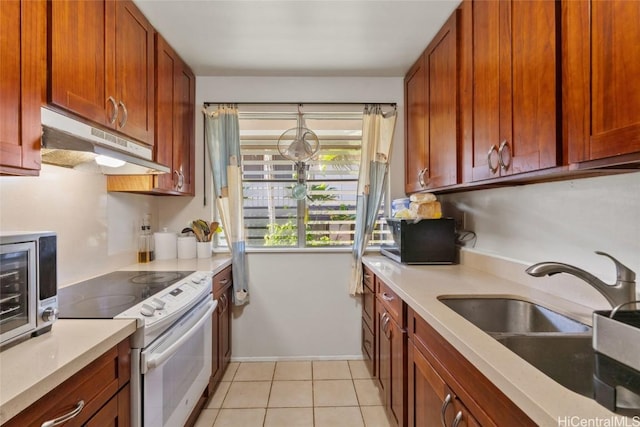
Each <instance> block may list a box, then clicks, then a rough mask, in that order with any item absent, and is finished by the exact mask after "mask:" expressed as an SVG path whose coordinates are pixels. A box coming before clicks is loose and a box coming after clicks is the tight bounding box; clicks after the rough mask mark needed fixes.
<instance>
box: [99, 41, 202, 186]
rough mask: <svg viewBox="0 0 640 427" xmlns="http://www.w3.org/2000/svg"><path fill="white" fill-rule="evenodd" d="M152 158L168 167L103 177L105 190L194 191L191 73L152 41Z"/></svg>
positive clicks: (166, 48) (163, 44)
mask: <svg viewBox="0 0 640 427" xmlns="http://www.w3.org/2000/svg"><path fill="white" fill-rule="evenodd" d="M155 46H156V52H155V82H156V86H155V96H154V99H155V123H156V126H155V141H156V145H155V159H156V161H157V162H158V163H161V164H163V165H167V166H169V167H170V168H171V172H170V173H166V174H160V175H135V176H128V175H120V176H108V177H107V190H108V191H125V192H137V193H149V194H167V195H188V196H192V195H194V193H195V134H194V132H195V124H194V114H195V91H196V89H195V82H196V79H195V75H194V74H193V72H192V71H191V69H190V68H189V66H188V65H187V64H185V63H184V61H182V59H181V58H180V56H178V54H177V53H176V52H175V51H174V50H173V49H172V48H171V46H170V45H169V44H168V43H167V42H166V41H165V40H164V39H163V38H162V36H160V34H157V33H156V40H155Z"/></svg>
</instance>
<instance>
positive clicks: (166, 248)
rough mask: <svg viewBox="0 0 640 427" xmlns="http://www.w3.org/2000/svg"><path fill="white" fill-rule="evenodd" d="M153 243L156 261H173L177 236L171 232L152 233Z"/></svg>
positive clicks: (175, 253)
mask: <svg viewBox="0 0 640 427" xmlns="http://www.w3.org/2000/svg"><path fill="white" fill-rule="evenodd" d="M153 239H154V242H155V251H156V259H174V258H175V257H176V256H177V250H178V249H177V239H178V236H177V235H176V233H174V232H172V231H167V229H166V228H163V231H159V232H156V233H153Z"/></svg>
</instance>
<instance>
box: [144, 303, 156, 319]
mask: <svg viewBox="0 0 640 427" xmlns="http://www.w3.org/2000/svg"><path fill="white" fill-rule="evenodd" d="M155 311H156V309H155V307H154V306H152V305H149V304H146V303H145V304H142V307H141V308H140V314H142V315H143V316H147V317H150V316H153V313H154V312H155Z"/></svg>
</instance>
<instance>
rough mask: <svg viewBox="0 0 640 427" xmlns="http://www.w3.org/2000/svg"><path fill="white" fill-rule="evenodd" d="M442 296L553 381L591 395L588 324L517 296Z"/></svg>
mask: <svg viewBox="0 0 640 427" xmlns="http://www.w3.org/2000/svg"><path fill="white" fill-rule="evenodd" d="M440 301H441V302H442V303H443V304H445V305H446V306H448V307H449V308H451V309H452V310H453V311H455V312H456V313H458V314H459V315H461V316H462V317H464V318H465V319H467V320H468V321H469V322H471V323H473V324H474V325H476V326H477V327H478V328H480V329H482V330H483V331H485V332H486V333H488V334H489V335H490V336H491V337H493V338H494V339H496V340H497V341H498V342H499V343H501V344H502V345H504V346H505V347H507V348H508V349H509V350H511V351H513V352H514V353H515V354H517V355H518V356H520V357H521V358H523V359H524V360H526V361H527V362H529V363H530V364H531V365H533V366H535V367H536V368H537V369H539V370H540V371H542V372H543V373H544V374H545V375H547V376H548V377H550V378H551V379H553V380H554V381H556V382H557V383H559V384H561V385H563V386H564V387H567V388H568V389H570V390H573V391H575V392H576V393H579V394H582V395H584V396H587V397H593V372H594V351H593V347H592V335H591V327H590V326H588V325H585V324H583V323H580V322H577V321H575V320H573V319H570V318H568V317H566V316H564V315H562V314H560V313H556V312H555V311H552V310H549V309H548V308H545V307H542V306H540V305H538V304H534V303H531V302H527V301H523V300H518V299H515V298H495V297H441V298H440Z"/></svg>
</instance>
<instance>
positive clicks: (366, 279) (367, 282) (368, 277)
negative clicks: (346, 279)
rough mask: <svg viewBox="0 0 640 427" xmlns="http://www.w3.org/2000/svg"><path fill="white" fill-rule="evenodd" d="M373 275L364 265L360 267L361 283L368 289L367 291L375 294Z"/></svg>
mask: <svg viewBox="0 0 640 427" xmlns="http://www.w3.org/2000/svg"><path fill="white" fill-rule="evenodd" d="M374 279H375V275H374V274H373V272H372V271H371V270H369V268H368V267H367V266H366V265H363V266H362V283H363V284H364V286H365V287H366V288H369V290H370V291H371V292H373V293H375V292H376V289H375V286H374V284H375V280H374Z"/></svg>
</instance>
